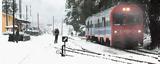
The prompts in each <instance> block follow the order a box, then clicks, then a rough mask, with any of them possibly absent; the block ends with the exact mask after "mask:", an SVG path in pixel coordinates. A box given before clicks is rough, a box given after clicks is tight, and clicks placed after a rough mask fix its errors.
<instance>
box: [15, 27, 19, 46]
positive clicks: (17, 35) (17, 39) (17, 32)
mask: <svg viewBox="0 0 160 64" xmlns="http://www.w3.org/2000/svg"><path fill="white" fill-rule="evenodd" d="M15 40H16V42H17V43H18V41H19V29H17V31H16V39H15Z"/></svg>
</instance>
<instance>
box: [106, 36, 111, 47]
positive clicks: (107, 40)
mask: <svg viewBox="0 0 160 64" xmlns="http://www.w3.org/2000/svg"><path fill="white" fill-rule="evenodd" d="M105 43H106V45H107V46H110V40H109V39H108V38H106V42H105Z"/></svg>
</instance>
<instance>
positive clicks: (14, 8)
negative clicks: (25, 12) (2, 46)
mask: <svg viewBox="0 0 160 64" xmlns="http://www.w3.org/2000/svg"><path fill="white" fill-rule="evenodd" d="M14 4H15V1H14V0H13V36H14V35H15V34H14V31H15V30H14V28H15V26H14V25H15V15H14V14H15V10H14V9H15V8H14ZM13 40H15V39H14V37H13Z"/></svg>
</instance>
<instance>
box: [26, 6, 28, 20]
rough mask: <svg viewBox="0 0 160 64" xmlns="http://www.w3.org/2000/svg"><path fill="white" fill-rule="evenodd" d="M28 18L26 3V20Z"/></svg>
mask: <svg viewBox="0 0 160 64" xmlns="http://www.w3.org/2000/svg"><path fill="white" fill-rule="evenodd" d="M27 20H28V6H27V5H26V21H27Z"/></svg>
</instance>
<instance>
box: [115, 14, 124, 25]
mask: <svg viewBox="0 0 160 64" xmlns="http://www.w3.org/2000/svg"><path fill="white" fill-rule="evenodd" d="M124 18H125V15H123V14H113V24H114V25H122V24H123V22H124Z"/></svg>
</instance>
